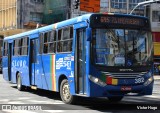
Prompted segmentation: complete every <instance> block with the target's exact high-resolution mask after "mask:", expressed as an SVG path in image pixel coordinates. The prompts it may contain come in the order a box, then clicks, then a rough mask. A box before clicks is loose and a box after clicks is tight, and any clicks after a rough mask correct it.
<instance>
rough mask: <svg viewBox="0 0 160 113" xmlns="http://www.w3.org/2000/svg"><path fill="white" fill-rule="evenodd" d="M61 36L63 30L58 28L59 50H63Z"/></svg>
mask: <svg viewBox="0 0 160 113" xmlns="http://www.w3.org/2000/svg"><path fill="white" fill-rule="evenodd" d="M61 36H62V30H58V41H57V52H62V46H61V42H60V41H61Z"/></svg>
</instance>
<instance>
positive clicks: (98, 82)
mask: <svg viewBox="0 0 160 113" xmlns="http://www.w3.org/2000/svg"><path fill="white" fill-rule="evenodd" d="M89 79H90V80H91V81H92V82H94V83H95V84H98V85H100V86H103V87H104V86H106V83H104V82H103V81H101V80H100V79H99V78H97V77H94V76H92V75H89Z"/></svg>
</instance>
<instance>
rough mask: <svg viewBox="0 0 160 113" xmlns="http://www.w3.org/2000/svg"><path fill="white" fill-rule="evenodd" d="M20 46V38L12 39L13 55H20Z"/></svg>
mask: <svg viewBox="0 0 160 113" xmlns="http://www.w3.org/2000/svg"><path fill="white" fill-rule="evenodd" d="M21 46H22V40H21V39H16V40H14V56H18V55H21Z"/></svg>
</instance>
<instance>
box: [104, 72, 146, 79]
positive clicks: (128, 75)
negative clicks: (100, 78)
mask: <svg viewBox="0 0 160 113" xmlns="http://www.w3.org/2000/svg"><path fill="white" fill-rule="evenodd" d="M102 73H103V74H105V75H108V76H111V77H112V78H115V79H135V78H139V77H142V76H143V75H145V74H146V73H147V72H139V73H138V72H137V73H111V72H102Z"/></svg>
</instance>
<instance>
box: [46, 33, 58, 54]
mask: <svg viewBox="0 0 160 113" xmlns="http://www.w3.org/2000/svg"><path fill="white" fill-rule="evenodd" d="M48 39H49V40H48V46H49V51H48V52H49V53H55V51H56V31H55V30H54V31H51V32H49V38H48Z"/></svg>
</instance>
